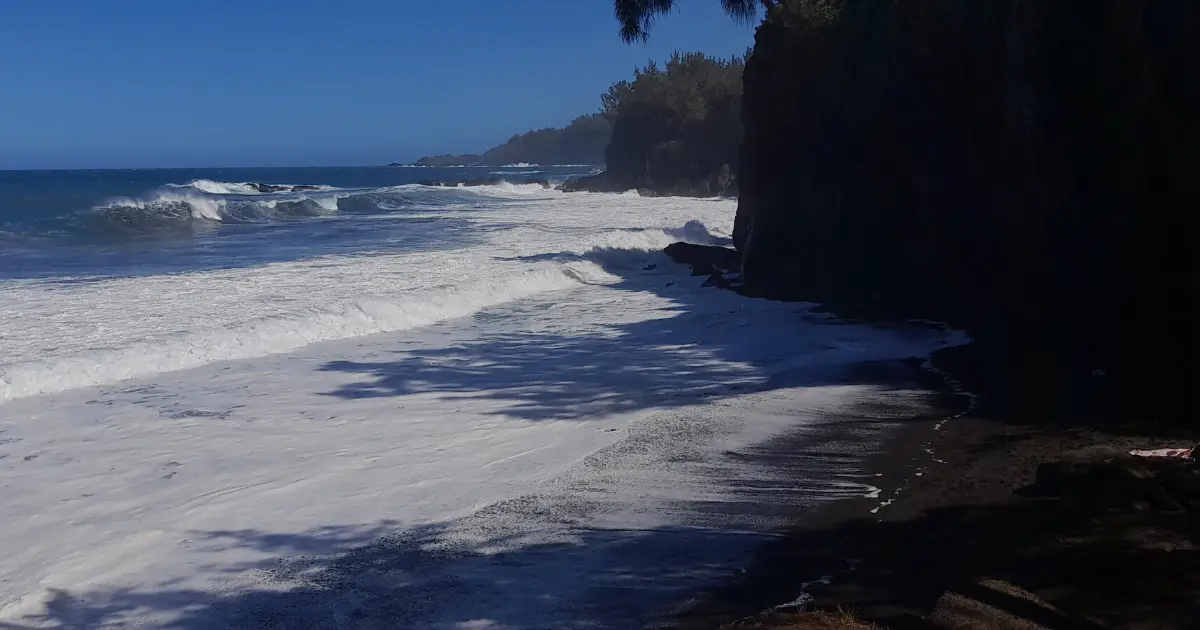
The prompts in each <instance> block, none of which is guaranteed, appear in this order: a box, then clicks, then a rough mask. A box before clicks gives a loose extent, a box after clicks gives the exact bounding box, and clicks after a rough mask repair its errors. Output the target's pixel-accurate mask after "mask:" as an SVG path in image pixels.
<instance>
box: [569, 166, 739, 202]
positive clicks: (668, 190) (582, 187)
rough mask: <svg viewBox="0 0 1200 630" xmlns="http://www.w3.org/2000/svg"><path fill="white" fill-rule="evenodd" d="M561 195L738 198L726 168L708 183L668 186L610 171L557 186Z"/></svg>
mask: <svg viewBox="0 0 1200 630" xmlns="http://www.w3.org/2000/svg"><path fill="white" fill-rule="evenodd" d="M558 190H561V191H563V192H600V193H623V192H627V191H630V190H634V191H637V193H638V194H639V195H641V196H643V197H703V198H707V197H737V196H738V184H737V178H736V176H735V175H734V174H733V172H732V170H731V169H730V168H729V167H728V166H725V167H723V168H722V170H721V171H720V172H718V173H714V174H713V175H711V176H709V177H708V178H707V179H702V180H689V179H686V178H679V179H674V180H670V182H669V183H660V182H655V181H651V180H648V179H646V178H640V179H629V178H623V177H618V176H616V175H613V174H612V173H611V172H610V171H605V172H603V173H597V174H596V175H588V176H586V177H578V178H575V179H570V180H567V181H566V182H563V183H562V184H559V186H558Z"/></svg>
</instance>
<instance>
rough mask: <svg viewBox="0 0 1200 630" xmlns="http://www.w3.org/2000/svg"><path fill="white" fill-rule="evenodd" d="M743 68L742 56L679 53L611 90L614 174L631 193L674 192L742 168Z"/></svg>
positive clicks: (605, 100)
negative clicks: (738, 166)
mask: <svg viewBox="0 0 1200 630" xmlns="http://www.w3.org/2000/svg"><path fill="white" fill-rule="evenodd" d="M744 66H745V62H744V60H743V59H742V58H741V57H733V58H730V59H719V58H715V57H709V56H707V55H704V54H703V53H698V52H691V53H679V52H676V53H675V54H673V55H671V58H670V59H668V60H667V62H666V63H665V64H662V65H659V64H657V63H655V62H650V63H648V64H647V65H646V66H645V67H642V68H638V69H636V70H635V71H634V76H633V79H632V80H629V81H620V82H618V83H615V84H613V85H612V86H611V87H609V89H608V91H607V92H605V93H604V94H603V95H602V96H601V99H600V101H601V114H602V115H603V116H605V117H606V118H607V119H608V120H611V121H612V124H613V135H612V140H611V142H610V144H609V146H608V149H607V151H606V153H605V157H606V163H607V164H608V170H609V172H610V173H611V174H612V175H613V176H614V177H615V178H617V179H619V180H621V181H623V182H626V183H628V184H630V185H633V186H647V187H651V188H657V189H660V190H674V189H676V188H677V185H678V184H680V183H683V182H699V181H704V180H706V179H707V178H710V177H711V176H712V175H713V174H714V173H717V172H718V171H720V170H721V167H722V166H726V165H734V164H736V163H737V147H738V145H739V143H740V141H741V122H740V120H739V117H740V104H741V91H742V70H743V68H744ZM727 170H728V168H727ZM721 188H722V189H724V188H725V187H724V186H722V187H721Z"/></svg>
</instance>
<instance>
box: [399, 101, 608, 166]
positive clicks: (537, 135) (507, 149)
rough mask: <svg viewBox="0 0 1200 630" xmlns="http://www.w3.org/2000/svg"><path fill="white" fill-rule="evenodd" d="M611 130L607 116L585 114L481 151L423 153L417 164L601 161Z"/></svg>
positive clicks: (593, 163)
mask: <svg viewBox="0 0 1200 630" xmlns="http://www.w3.org/2000/svg"><path fill="white" fill-rule="evenodd" d="M611 133H612V125H611V124H610V122H609V119H608V117H606V116H603V115H601V114H588V115H585V116H580V117H578V118H576V119H575V120H573V121H571V123H570V124H569V125H567V126H566V127H562V128H555V127H547V128H545V129H537V130H535V131H529V132H526V133H523V134H520V135H515V136H513V137H511V138H509V139H508V142H505V143H504V144H502V145H500V146H498V147H495V148H493V149H490V150H488V151H487V152H485V153H482V154H477V153H467V154H463V155H436V156H432V157H423V158H421V159H419V160H417V161H416V162H414V164H416V165H417V166H503V165H505V164H521V163H525V164H591V165H597V164H603V163H604V148H605V147H606V146H608V139H609V136H610V134H611Z"/></svg>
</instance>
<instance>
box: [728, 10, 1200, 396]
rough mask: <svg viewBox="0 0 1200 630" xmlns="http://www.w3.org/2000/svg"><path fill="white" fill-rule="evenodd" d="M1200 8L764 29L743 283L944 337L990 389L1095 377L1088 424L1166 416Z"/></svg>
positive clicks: (753, 72) (848, 15) (812, 18)
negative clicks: (911, 323)
mask: <svg viewBox="0 0 1200 630" xmlns="http://www.w3.org/2000/svg"><path fill="white" fill-rule="evenodd" d="M1198 7H1200V3H1197V2H1192V1H1191V0H1097V1H1095V2H1074V1H1071V0H1046V1H1037V0H979V1H977V2H961V1H959V0H894V1H890V2H883V1H874V0H789V1H787V2H784V3H782V4H780V5H778V6H775V7H773V8H771V10H770V11H769V14H768V16H767V18H766V20H765V22H764V23H763V25H762V26H761V27H760V28H759V30H758V32H757V35H756V43H755V48H754V52H753V55H752V56H751V57H750V58H749V60H748V61H747V65H746V69H745V75H744V97H743V100H742V123H743V128H744V134H745V141H744V144H743V147H742V152H741V162H740V168H739V174H738V177H739V185H740V192H741V197H740V204H739V209H738V215H737V222H736V226H735V234H734V238H735V241H736V244H737V246H738V248H739V249H740V250H741V252H742V254H743V263H744V269H745V277H746V281H747V284H748V286H749V287H750V289H751V290H752V291H756V292H758V293H760V294H775V295H787V296H791V297H800V298H804V299H809V300H814V301H819V302H823V303H825V304H827V305H829V306H831V307H834V308H835V309H840V310H842V311H844V312H848V313H854V314H860V315H875V316H886V317H926V318H934V319H939V320H944V321H948V322H950V323H951V324H953V325H956V326H960V327H963V328H966V329H967V330H969V331H970V332H972V333H973V334H974V335H975V336H976V338H977V339H979V341H980V344H983V345H986V346H990V347H992V348H994V349H995V352H996V356H997V357H998V365H997V377H996V378H999V379H1001V380H1003V379H1005V378H1007V379H1009V380H1011V381H1013V382H1015V381H1016V380H1017V378H1018V377H1017V376H1016V375H1014V374H1012V373H1011V372H1012V370H1014V369H1015V366H1018V365H1019V366H1025V367H1023V368H1022V369H1027V368H1028V367H1029V366H1031V365H1032V366H1036V369H1040V370H1044V372H1045V377H1046V382H1047V383H1051V382H1052V383H1054V384H1053V385H1047V386H1051V387H1060V386H1068V387H1069V386H1072V385H1071V384H1072V383H1085V382H1086V383H1092V382H1094V379H1096V378H1099V377H1098V376H1093V374H1101V373H1103V374H1105V375H1106V376H1104V377H1103V378H1104V379H1105V380H1104V382H1105V383H1106V384H1111V385H1110V386H1107V385H1106V386H1105V387H1104V388H1103V389H1105V390H1106V391H1105V392H1104V394H1103V396H1104V399H1105V400H1106V401H1107V403H1105V404H1109V405H1113V404H1115V405H1118V406H1121V407H1123V408H1124V410H1126V411H1128V410H1129V409H1130V408H1132V407H1137V406H1155V405H1172V406H1173V405H1175V404H1176V403H1179V402H1182V401H1181V400H1180V396H1181V395H1183V394H1186V393H1187V392H1189V391H1190V387H1191V386H1192V385H1193V383H1192V381H1191V379H1192V374H1193V370H1192V360H1193V357H1194V356H1195V355H1194V350H1195V347H1194V344H1195V342H1196V335H1195V334H1194V333H1195V322H1196V312H1195V309H1194V302H1195V299H1196V295H1197V294H1196V284H1195V278H1196V277H1197V275H1196V272H1197V269H1196V263H1195V256H1194V254H1193V251H1192V249H1193V244H1194V243H1196V241H1197V239H1196V235H1195V233H1194V229H1195V228H1193V227H1192V226H1193V225H1195V222H1194V221H1193V220H1192V219H1191V217H1190V215H1191V214H1192V213H1193V212H1195V209H1194V208H1193V207H1194V206H1195V205H1196V204H1197V202H1200V190H1198V187H1200V177H1198V176H1197V173H1196V167H1197V166H1200V152H1198V150H1197V147H1198V146H1200V124H1198V121H1200V116H1198V110H1200V96H1198V93H1200V89H1198V88H1200V82H1198V81H1197V79H1196V77H1197V76H1198V75H1197V69H1198V68H1200V64H1197V63H1196V62H1197V52H1198V51H1200V39H1197V35H1200V29H1198V28H1197V26H1198V13H1200V10H1198ZM1006 368H1008V370H1007V372H1006ZM1094 370H1102V372H1093V371H1094ZM1029 376H1030V375H1028V374H1026V375H1024V376H1023V377H1021V378H1022V380H1027V379H1028V378H1029ZM1034 378H1036V377H1034ZM1089 379H1092V380H1089ZM1064 384H1065V385H1064ZM1081 387H1084V388H1085V389H1086V388H1087V387H1093V385H1090V384H1086V385H1081ZM1093 389H1094V387H1093Z"/></svg>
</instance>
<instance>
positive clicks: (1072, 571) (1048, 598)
mask: <svg viewBox="0 0 1200 630" xmlns="http://www.w3.org/2000/svg"><path fill="white" fill-rule="evenodd" d="M988 360H989V357H988V356H986V355H985V354H983V353H982V352H981V351H980V350H979V349H978V348H974V347H972V346H965V347H962V348H957V349H951V350H946V351H943V352H941V353H939V354H938V355H935V357H934V360H933V361H932V365H933V366H935V367H936V368H937V369H938V370H939V372H941V374H946V375H949V376H951V377H963V379H962V380H965V381H966V382H967V386H968V387H976V388H978V389H980V390H983V393H984V396H983V397H982V399H981V404H980V405H978V406H971V407H966V408H964V407H963V404H964V399H963V398H962V397H961V396H960V395H959V394H957V393H956V392H955V391H953V389H952V388H951V387H950V386H949V385H948V384H947V383H946V382H945V381H942V379H941V376H940V375H939V374H938V373H934V372H926V376H927V377H928V378H929V379H930V385H931V386H936V387H938V388H939V389H940V390H941V391H942V392H943V394H944V395H945V396H946V400H947V406H948V407H950V406H951V405H958V409H959V413H961V414H962V415H960V416H958V417H953V418H949V416H953V415H954V412H953V411H952V412H950V413H948V414H946V416H947V418H943V419H938V420H930V419H924V420H919V421H914V422H909V423H907V424H906V425H905V428H904V429H903V430H902V431H901V432H900V433H899V434H898V435H897V436H896V437H895V438H894V439H893V440H892V441H891V442H890V443H889V445H888V446H887V450H886V452H884V453H882V454H880V455H877V456H875V457H873V458H872V459H871V460H870V461H869V462H868V464H867V466H866V470H867V471H868V472H870V473H881V474H882V475H883V476H882V477H881V478H880V479H881V482H880V483H878V484H876V485H879V486H880V487H881V488H882V489H883V492H882V493H881V498H882V499H883V500H888V499H893V498H894V499H895V500H894V502H889V503H888V504H887V505H883V506H881V505H880V500H879V499H856V500H845V501H838V502H834V503H830V504H826V505H823V506H820V507H819V508H817V509H815V510H813V511H812V512H809V513H805V514H802V515H799V516H798V518H797V521H796V524H795V526H794V527H793V529H792V530H791V532H790V533H789V535H788V536H787V537H785V538H782V539H780V540H779V541H777V542H775V543H773V544H771V545H769V546H767V547H766V548H764V549H763V550H762V552H761V553H759V554H758V556H757V560H756V561H755V563H754V564H753V565H752V566H751V567H750V568H748V570H747V572H746V574H745V575H744V576H743V577H742V578H740V579H738V580H736V581H735V582H733V583H730V584H727V585H725V586H723V587H722V588H719V589H717V590H715V591H713V592H711V593H709V594H708V596H707V597H705V598H704V599H702V600H701V601H700V602H699V603H698V604H697V605H695V606H692V607H690V608H689V609H688V610H687V611H686V612H684V613H682V614H680V615H679V616H678V617H677V619H676V622H677V627H679V628H681V629H684V630H700V629H708V628H725V627H762V628H800V629H803V628H844V629H846V630H850V629H851V628H857V627H870V626H869V625H863V626H858V625H855V624H857V623H859V622H858V621H854V620H852V619H851V618H848V617H846V618H841V617H837V616H836V615H835V616H822V615H821V613H819V612H818V613H815V614H801V613H800V611H799V610H798V608H799V607H798V606H785V607H783V608H777V607H779V606H780V605H781V604H785V603H788V602H797V598H798V596H800V595H801V593H808V595H809V596H811V600H810V601H809V602H808V603H807V604H802V605H803V606H805V607H806V608H808V609H810V610H816V611H825V612H835V613H836V612H839V611H849V612H853V613H854V616H855V617H857V619H859V620H861V621H862V622H863V623H867V624H878V625H879V626H881V627H886V628H946V629H959V628H962V629H991V628H1046V629H1061V630H1070V629H1075V628H1079V629H1089V630H1090V629H1096V628H1139V629H1163V630H1166V629H1182V628H1193V627H1200V620H1198V619H1200V617H1198V616H1197V615H1200V552H1198V551H1197V549H1196V546H1195V545H1196V543H1197V542H1198V540H1200V537H1198V534H1200V527H1198V523H1200V518H1198V515H1200V511H1198V507H1200V503H1196V502H1195V498H1196V497H1195V496H1194V492H1195V490H1196V489H1197V485H1196V484H1195V481H1196V480H1197V479H1200V476H1192V477H1189V478H1188V479H1190V481H1188V480H1187V479H1185V480H1184V482H1183V483H1182V485H1181V484H1180V483H1174V484H1172V483H1168V482H1166V481H1164V479H1168V476H1167V475H1168V472H1170V471H1167V472H1163V470H1162V468H1163V467H1162V466H1158V465H1157V464H1154V463H1153V462H1151V463H1149V464H1144V463H1143V462H1141V461H1134V460H1133V459H1132V458H1129V457H1128V456H1127V454H1128V452H1129V451H1130V450H1131V449H1153V448H1164V447H1174V446H1184V447H1190V446H1191V445H1193V444H1195V442H1196V437H1197V436H1196V435H1195V434H1194V433H1192V434H1188V433H1187V432H1168V431H1166V430H1164V429H1163V428H1162V427H1158V426H1155V425H1151V424H1148V423H1143V424H1141V425H1130V424H1119V423H1111V422H1105V421H1103V420H1100V419H1097V418H1091V419H1089V418H1086V417H1074V418H1072V417H1067V416H1064V415H1061V414H1060V415H1053V414H1043V413H1039V412H1038V407H1036V406H1028V405H1026V406H1025V407H1024V409H1025V410H1024V411H1019V410H1012V409H1011V408H1007V407H1001V406H1000V405H996V404H991V403H990V402H989V398H988V394H989V393H990V392H988V391H986V389H987V386H988V384H987V382H985V381H983V380H979V379H978V378H977V377H978V375H979V374H981V373H983V372H984V371H985V369H984V365H982V362H986V361H988ZM973 379H974V380H973ZM937 381H942V382H941V383H938V382H937ZM1031 389H1033V388H1031ZM1048 408H1058V404H1057V402H1054V401H1046V404H1045V405H1043V406H1042V409H1048ZM1000 409H1004V410H1003V411H1001V410H1000ZM1060 460H1070V461H1078V462H1082V463H1080V464H1078V466H1079V467H1081V470H1084V473H1083V474H1082V475H1081V477H1080V480H1079V481H1078V482H1077V483H1075V484H1074V485H1073V486H1071V487H1069V488H1066V489H1064V488H1057V489H1056V488H1049V487H1048V485H1047V483H1046V479H1045V478H1048V477H1049V473H1048V472H1047V471H1052V470H1054V468H1053V467H1050V468H1043V470H1042V474H1040V475H1039V474H1038V470H1039V465H1042V464H1046V463H1048V462H1055V461H1060ZM1105 462H1107V463H1105ZM1172 468H1177V469H1178V470H1183V471H1185V473H1187V471H1188V470H1189V469H1190V470H1195V469H1194V467H1192V465H1191V464H1190V463H1188V464H1179V465H1178V466H1172ZM1091 470H1100V471H1109V473H1105V474H1100V475H1096V474H1091V473H1090V472H1087V471H1091ZM1111 471H1116V474H1115V475H1114V474H1111ZM1188 474H1191V473H1188ZM1146 475H1149V477H1148V478H1149V480H1150V481H1149V485H1145V484H1142V483H1141V482H1129V481H1128V479H1134V478H1138V479H1142V478H1144V477H1146ZM1195 475H1200V473H1195ZM1156 481H1157V483H1156ZM1035 482H1038V483H1036V484H1035ZM1188 483H1191V484H1193V485H1192V486H1190V487H1182V486H1186V485H1187V484H1188ZM1162 487H1166V488H1169V490H1170V491H1169V492H1168V493H1165V495H1164V493H1162V492H1161V488H1162ZM1089 490H1090V491H1091V492H1090V493H1089ZM1167 495H1169V496H1167ZM1164 496H1166V498H1164ZM1172 497H1173V498H1172ZM1189 501H1191V502H1189ZM801 599H807V598H801ZM773 609H774V610H775V612H772V610H773Z"/></svg>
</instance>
